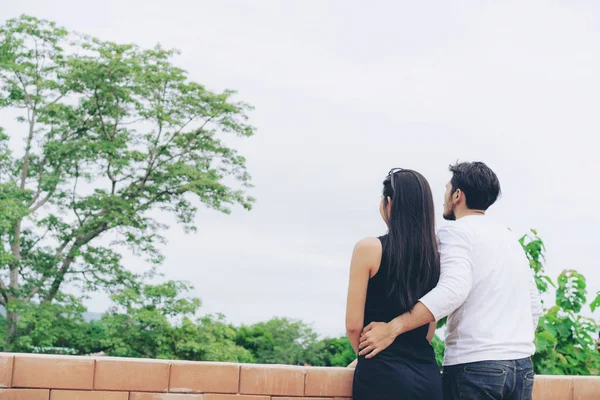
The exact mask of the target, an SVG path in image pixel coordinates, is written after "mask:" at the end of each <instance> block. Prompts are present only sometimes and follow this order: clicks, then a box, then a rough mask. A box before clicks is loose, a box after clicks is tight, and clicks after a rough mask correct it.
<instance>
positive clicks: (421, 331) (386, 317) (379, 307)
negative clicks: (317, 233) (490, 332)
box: [353, 236, 442, 400]
mask: <svg viewBox="0 0 600 400" xmlns="http://www.w3.org/2000/svg"><path fill="white" fill-rule="evenodd" d="M379 239H380V240H381V244H382V246H383V247H384V250H385V245H386V240H387V236H383V237H380V238H379ZM384 254H385V252H384ZM385 271H387V265H386V261H385V257H383V258H382V260H381V266H380V267H379V271H378V272H377V274H375V276H374V277H372V278H371V279H370V280H369V287H368V289H367V300H366V304H365V326H367V325H368V324H370V323H371V322H389V321H391V320H392V319H394V318H396V317H397V316H398V315H401V314H402V313H403V312H405V311H407V310H399V309H398V307H397V306H395V305H394V304H393V303H392V302H391V301H390V300H389V299H388V298H387V296H386V294H387V293H388V290H389V287H390V282H389V281H388V280H387V277H386V274H385ZM427 330H428V326H422V327H420V328H418V329H415V330H413V331H411V332H407V333H405V334H403V335H400V336H398V337H397V338H396V340H395V341H394V342H393V343H392V344H391V345H390V347H388V348H387V349H385V350H384V351H382V352H381V353H379V354H378V355H376V356H375V357H373V358H371V359H365V358H364V357H359V359H358V365H357V366H356V370H355V372H354V386H353V398H354V400H384V399H385V400H392V399H393V400H400V399H408V400H413V399H414V400H417V399H427V400H441V399H442V376H441V374H440V369H439V367H438V365H437V363H436V361H435V354H434V351H433V348H432V347H431V345H430V344H429V342H428V341H427Z"/></svg>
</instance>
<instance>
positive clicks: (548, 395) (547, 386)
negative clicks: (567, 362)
mask: <svg viewBox="0 0 600 400" xmlns="http://www.w3.org/2000/svg"><path fill="white" fill-rule="evenodd" d="M572 398H573V379H572V378H571V377H570V376H550V375H536V377H535V381H534V383H533V400H571V399H572Z"/></svg>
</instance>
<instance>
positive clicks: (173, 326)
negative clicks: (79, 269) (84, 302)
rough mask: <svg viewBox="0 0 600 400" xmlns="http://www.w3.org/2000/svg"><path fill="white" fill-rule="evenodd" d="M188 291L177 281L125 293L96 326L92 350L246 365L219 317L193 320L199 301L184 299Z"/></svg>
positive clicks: (248, 356) (246, 359)
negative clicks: (95, 341) (95, 338)
mask: <svg viewBox="0 0 600 400" xmlns="http://www.w3.org/2000/svg"><path fill="white" fill-rule="evenodd" d="M189 290H191V286H189V285H187V284H185V283H182V282H176V281H168V282H165V283H162V284H159V285H146V286H144V287H143V289H142V290H135V289H128V290H125V291H124V292H123V293H121V294H118V295H114V296H113V301H114V305H113V307H111V309H110V310H109V312H108V313H106V314H105V315H103V317H102V319H101V320H100V321H99V322H98V323H97V327H98V328H99V331H100V332H102V334H101V335H96V337H97V338H98V342H97V343H96V345H95V346H93V347H94V348H95V349H96V351H103V352H104V353H105V354H106V355H109V356H118V357H140V358H158V359H171V360H196V361H232V362H251V361H253V358H252V354H251V353H250V352H249V351H248V350H246V349H244V348H242V347H239V346H237V345H236V343H235V342H234V339H235V336H236V331H235V329H234V328H233V327H231V326H230V325H228V324H227V323H226V322H225V321H224V319H223V317H222V316H218V317H217V318H214V317H212V316H210V315H209V316H204V317H202V318H198V319H196V320H195V321H194V320H193V319H192V318H194V315H195V314H196V312H197V311H198V308H199V307H200V300H199V299H197V298H194V297H187V296H186V295H185V294H186V293H187V292H189Z"/></svg>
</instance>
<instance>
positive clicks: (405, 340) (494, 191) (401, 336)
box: [346, 162, 542, 400]
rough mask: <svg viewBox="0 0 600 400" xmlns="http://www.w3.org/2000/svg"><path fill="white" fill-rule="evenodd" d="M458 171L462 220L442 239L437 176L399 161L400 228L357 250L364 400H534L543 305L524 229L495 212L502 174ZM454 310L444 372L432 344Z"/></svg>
mask: <svg viewBox="0 0 600 400" xmlns="http://www.w3.org/2000/svg"><path fill="white" fill-rule="evenodd" d="M450 171H451V173H452V178H451V180H450V182H449V183H448V184H447V185H446V193H445V195H444V219H446V220H449V221H454V222H452V223H451V224H449V225H448V226H445V227H443V228H441V229H440V230H439V231H438V232H437V236H436V232H435V221H434V220H435V217H434V206H433V198H432V194H431V189H430V187H429V184H428V182H427V180H426V179H425V178H424V177H423V176H422V175H421V174H419V173H418V172H416V171H413V170H408V169H402V168H394V169H392V170H391V171H390V173H389V174H388V176H387V177H386V179H385V180H384V182H383V196H382V199H381V204H380V213H381V216H382V218H383V219H384V221H385V223H386V224H387V226H388V234H387V235H385V236H382V237H380V238H366V239H363V240H361V241H360V242H358V243H357V245H356V247H355V248H354V253H353V255H352V262H351V266H350V284H349V288H348V303H347V311H346V328H347V332H348V337H349V339H350V342H351V343H352V346H353V348H354V350H355V351H356V352H357V353H358V354H359V357H358V360H357V362H355V363H356V364H355V368H356V369H355V372H354V386H353V396H354V400H383V399H390V400H391V399H394V400H397V399H411V400H412V399H432V400H434V399H442V398H444V399H446V400H448V399H458V398H461V399H462V398H470V399H519V400H520V399H531V396H532V389H533V376H534V374H533V365H532V363H531V356H532V355H533V353H534V352H535V346H534V344H533V340H534V334H535V329H536V327H537V324H538V318H539V317H540V315H541V313H542V306H541V302H540V299H539V293H538V291H537V287H536V285H535V280H534V276H533V272H532V271H531V269H530V268H529V262H528V260H527V257H526V255H525V253H524V251H523V250H522V248H521V246H520V244H519V242H518V240H517V238H516V237H514V236H513V235H512V234H511V232H510V231H509V230H508V229H507V228H506V227H504V226H502V225H500V224H498V223H496V222H494V221H493V220H492V219H490V218H489V217H487V216H486V215H485V212H486V210H487V209H488V208H489V207H490V206H491V205H492V204H494V202H495V201H496V200H497V198H498V196H499V195H500V183H499V181H498V178H497V177H496V174H495V173H494V172H493V171H492V170H491V169H490V168H489V167H488V166H487V165H485V164H484V163H481V162H473V163H459V164H456V165H454V166H451V167H450ZM446 316H448V324H447V334H446V341H445V343H446V352H445V355H444V371H443V378H442V375H441V374H440V371H439V368H438V366H437V364H436V361H435V356H434V351H433V348H432V347H431V345H430V342H431V339H432V338H433V335H434V332H435V324H436V322H435V321H437V320H440V319H442V318H443V317H446ZM353 364H354V363H353Z"/></svg>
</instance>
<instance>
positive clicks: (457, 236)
mask: <svg viewBox="0 0 600 400" xmlns="http://www.w3.org/2000/svg"><path fill="white" fill-rule="evenodd" d="M438 238H439V242H440V257H441V275H440V280H439V282H438V285H437V286H436V287H435V288H434V289H433V290H432V291H431V292H429V293H428V294H427V295H425V296H424V297H423V298H422V299H421V300H420V301H421V303H423V304H424V305H425V306H426V307H427V308H428V309H429V311H431V313H432V314H433V315H434V317H435V318H436V320H439V319H441V318H443V317H445V316H448V325H447V333H446V341H445V342H446V352H445V356H444V365H448V366H449V365H457V364H465V363H470V362H476V361H486V360H516V359H521V358H526V357H529V356H531V355H532V354H534V352H535V346H534V344H533V340H534V335H535V328H536V327H537V324H538V319H539V317H540V316H541V315H542V305H541V302H540V298H539V293H538V290H537V287H536V285H535V280H534V276H533V271H532V270H531V269H530V267H529V262H528V260H527V257H526V255H525V253H524V251H523V249H522V248H521V246H520V244H519V242H518V240H517V238H516V237H515V236H514V235H513V234H512V233H511V232H510V231H509V230H508V229H507V228H506V227H504V226H502V225H500V224H497V223H496V222H494V221H493V220H492V219H490V218H489V217H487V216H485V215H476V216H475V215H473V216H467V217H463V218H460V219H459V220H457V221H455V222H453V223H452V224H450V225H448V226H446V227H443V228H441V229H440V230H439V231H438Z"/></svg>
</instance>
